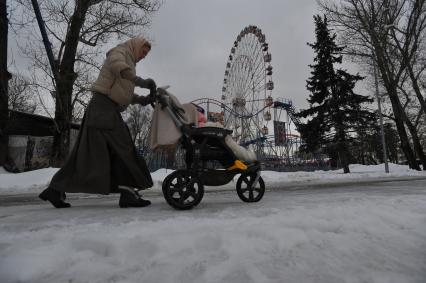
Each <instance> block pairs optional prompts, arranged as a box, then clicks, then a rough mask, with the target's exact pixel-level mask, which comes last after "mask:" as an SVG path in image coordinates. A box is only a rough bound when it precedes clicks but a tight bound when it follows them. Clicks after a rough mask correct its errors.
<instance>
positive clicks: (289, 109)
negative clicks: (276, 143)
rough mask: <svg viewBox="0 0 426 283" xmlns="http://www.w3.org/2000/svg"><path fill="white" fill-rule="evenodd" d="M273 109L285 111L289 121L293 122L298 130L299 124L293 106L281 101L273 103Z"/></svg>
mask: <svg viewBox="0 0 426 283" xmlns="http://www.w3.org/2000/svg"><path fill="white" fill-rule="evenodd" d="M273 107H274V108H281V109H284V110H286V111H287V113H288V115H289V116H290V119H291V120H292V121H293V123H294V125H295V126H296V128H297V129H298V128H299V126H300V124H301V122H300V119H299V117H297V116H296V108H294V106H293V104H291V103H289V102H282V101H274V105H273Z"/></svg>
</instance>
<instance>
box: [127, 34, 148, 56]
mask: <svg viewBox="0 0 426 283" xmlns="http://www.w3.org/2000/svg"><path fill="white" fill-rule="evenodd" d="M146 43H148V40H146V39H145V38H143V37H135V38H132V39H129V40H127V41H126V42H124V43H123V44H124V45H126V46H127V47H128V48H129V49H130V50H131V51H132V54H133V57H134V58H135V59H136V58H138V55H139V52H140V50H141V48H142V46H144V45H145V44H146Z"/></svg>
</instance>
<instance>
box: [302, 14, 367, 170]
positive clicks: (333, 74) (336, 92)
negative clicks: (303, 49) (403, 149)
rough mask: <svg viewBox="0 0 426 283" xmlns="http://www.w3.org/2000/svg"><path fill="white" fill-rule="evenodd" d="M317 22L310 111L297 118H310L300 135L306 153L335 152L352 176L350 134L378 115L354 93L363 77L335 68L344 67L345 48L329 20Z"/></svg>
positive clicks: (303, 112) (363, 97) (309, 80)
mask: <svg viewBox="0 0 426 283" xmlns="http://www.w3.org/2000/svg"><path fill="white" fill-rule="evenodd" d="M314 20H315V33H316V42H315V43H314V44H311V43H308V45H309V46H311V47H312V48H313V50H314V52H315V53H316V56H315V58H314V64H313V65H309V67H310V68H311V77H310V78H309V79H308V80H307V89H308V91H309V92H310V95H309V98H308V102H309V106H310V108H308V109H305V110H301V111H300V112H299V113H298V114H297V116H299V117H304V118H308V119H307V122H306V123H305V124H303V125H302V126H301V127H300V128H299V131H300V134H301V135H302V139H303V140H304V142H305V149H306V150H309V151H311V152H314V151H316V150H319V149H321V148H323V147H326V146H327V147H328V148H330V146H331V147H333V148H335V149H336V152H337V154H338V158H339V163H340V164H341V166H342V167H343V169H344V172H345V173H349V157H350V153H349V145H348V143H349V141H350V139H351V135H350V133H351V132H352V131H353V130H354V128H355V127H356V125H359V124H366V123H367V122H369V121H371V120H372V119H373V117H374V115H373V114H372V113H371V112H369V111H367V110H364V108H363V107H362V104H363V103H366V102H369V103H371V102H372V99H370V98H368V97H366V96H362V95H358V94H355V93H354V91H353V89H354V87H355V84H356V83H357V82H358V81H360V80H362V79H363V78H362V77H361V76H359V75H358V74H357V75H351V74H349V73H348V72H346V71H345V70H343V69H335V68H334V65H335V64H341V63H342V55H340V54H341V53H342V51H343V49H344V48H343V47H340V46H337V45H336V43H335V39H336V34H331V32H330V30H329V29H328V24H327V18H326V17H325V16H324V18H321V16H319V15H316V16H314Z"/></svg>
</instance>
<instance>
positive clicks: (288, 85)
mask: <svg viewBox="0 0 426 283" xmlns="http://www.w3.org/2000/svg"><path fill="white" fill-rule="evenodd" d="M317 13H319V10H318V7H317V4H316V1H315V0H267V1H265V0H264V1H260V0H258V1H254V0H215V1H207V0H179V1H177V0H165V1H164V4H163V6H162V7H161V8H160V10H159V11H158V12H157V13H156V14H155V15H154V17H153V19H152V26H151V28H150V29H149V31H148V34H149V36H150V37H151V38H152V39H153V49H152V51H151V53H150V54H149V55H148V57H146V59H145V60H144V61H142V62H141V63H139V64H138V67H137V70H138V74H139V75H141V76H142V77H152V78H154V79H155V80H156V81H157V84H158V85H171V87H172V88H171V89H170V90H171V92H172V93H174V94H175V95H176V96H178V97H179V98H180V100H182V101H183V102H188V101H191V100H193V99H196V98H202V97H208V98H215V99H220V97H221V95H222V92H221V90H222V84H223V78H224V72H225V65H226V62H227V59H228V56H229V54H230V49H231V47H232V46H233V43H234V41H235V39H236V37H237V35H238V34H239V33H240V31H241V30H242V29H243V28H244V27H246V26H248V25H256V26H258V27H259V28H260V29H262V31H263V33H264V34H265V36H266V42H268V43H269V52H270V53H271V54H272V62H271V65H272V66H273V70H274V72H273V76H272V78H273V81H274V84H275V88H274V90H273V93H272V95H273V97H284V98H287V99H291V100H293V103H294V104H295V106H296V107H297V108H300V107H301V106H302V107H305V106H306V98H307V96H308V93H307V91H306V88H305V85H306V79H307V78H308V76H309V67H308V64H311V63H312V59H313V56H314V54H313V51H312V49H311V48H310V47H309V46H307V45H306V42H313V41H314V39H315V37H314V23H313V15H314V14H317Z"/></svg>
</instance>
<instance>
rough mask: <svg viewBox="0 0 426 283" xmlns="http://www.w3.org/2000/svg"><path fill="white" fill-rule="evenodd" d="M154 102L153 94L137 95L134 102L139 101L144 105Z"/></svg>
mask: <svg viewBox="0 0 426 283" xmlns="http://www.w3.org/2000/svg"><path fill="white" fill-rule="evenodd" d="M152 102H153V99H152V96H150V95H148V96H143V95H135V96H134V98H133V103H134V104H136V103H139V104H140V105H142V106H146V105H148V104H150V103H152Z"/></svg>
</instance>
